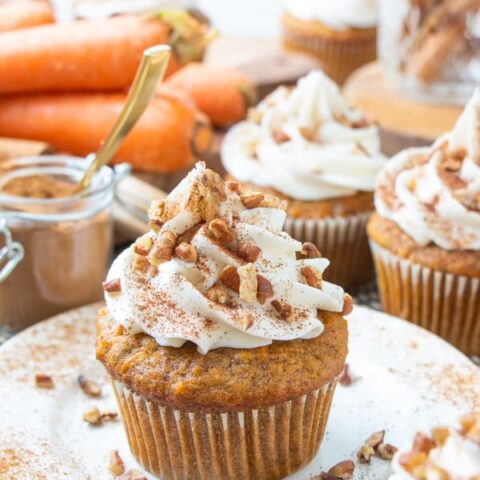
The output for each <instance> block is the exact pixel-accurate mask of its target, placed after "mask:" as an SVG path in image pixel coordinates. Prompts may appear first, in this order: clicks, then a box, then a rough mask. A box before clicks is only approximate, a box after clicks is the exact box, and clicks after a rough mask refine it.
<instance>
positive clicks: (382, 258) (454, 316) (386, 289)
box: [370, 242, 480, 355]
mask: <svg viewBox="0 0 480 480" xmlns="http://www.w3.org/2000/svg"><path fill="white" fill-rule="evenodd" d="M370 245H371V247H372V252H373V257H374V260H375V268H376V270H377V280H378V288H379V291H380V300H381V303H382V308H383V310H384V311H385V312H386V313H390V314H391V315H395V316H397V317H400V318H403V319H405V320H409V321H410V322H412V323H415V324H416V325H419V326H421V327H423V328H425V329H427V330H429V331H431V332H433V333H435V334H437V335H438V336H440V337H442V338H443V339H444V340H446V341H447V342H450V343H451V344H453V345H454V346H455V347H457V348H458V349H459V350H461V351H462V352H464V353H465V354H466V355H479V354H480V278H474V277H468V276H462V275H454V274H451V273H446V272H442V271H439V270H433V269H431V268H428V267H424V266H422V265H418V264H414V263H411V262H409V261H408V260H405V259H403V258H399V257H397V256H395V255H393V254H392V253H391V252H389V251H387V250H385V249H384V248H381V247H380V246H379V245H377V244H376V243H374V242H371V243H370Z"/></svg>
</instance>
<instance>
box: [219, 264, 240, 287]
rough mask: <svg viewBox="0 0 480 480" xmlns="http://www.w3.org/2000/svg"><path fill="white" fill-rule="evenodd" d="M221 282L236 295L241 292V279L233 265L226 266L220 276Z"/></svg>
mask: <svg viewBox="0 0 480 480" xmlns="http://www.w3.org/2000/svg"><path fill="white" fill-rule="evenodd" d="M220 281H221V282H222V283H223V284H224V285H225V286H226V287H227V288H229V289H230V290H233V291H234V292H236V293H239V291H240V277H239V275H238V272H237V269H236V268H235V267H234V266H233V265H228V266H226V267H225V268H224V269H223V271H222V273H221V274H220Z"/></svg>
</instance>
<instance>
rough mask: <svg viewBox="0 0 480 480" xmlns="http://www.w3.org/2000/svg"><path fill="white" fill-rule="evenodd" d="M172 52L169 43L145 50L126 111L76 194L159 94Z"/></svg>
mask: <svg viewBox="0 0 480 480" xmlns="http://www.w3.org/2000/svg"><path fill="white" fill-rule="evenodd" d="M170 51H171V49H170V47H169V46H168V45H157V46H155V47H151V48H148V49H147V50H145V51H144V52H143V58H142V62H141V63H140V66H139V67H138V70H137V74H136V75H135V79H134V80H133V83H132V86H131V87H130V92H129V93H128V96H127V100H126V101H125V105H124V107H123V110H122V112H121V113H120V116H119V117H118V119H117V121H116V122H115V125H114V126H113V128H112V130H110V133H109V134H108V135H107V138H106V139H105V141H104V142H103V143H102V145H101V146H100V149H99V150H98V152H97V153H96V154H95V156H94V158H93V160H92V162H91V163H90V165H89V166H88V168H87V169H86V170H85V173H84V175H83V178H82V179H81V180H80V182H79V183H78V186H77V188H76V193H80V192H82V191H83V190H85V189H86V188H87V187H88V186H89V185H90V181H91V180H92V177H93V175H94V174H95V172H97V171H98V170H99V169H100V168H101V167H102V166H103V165H105V164H106V163H108V162H109V161H110V160H111V158H112V157H113V155H114V154H115V152H116V151H117V149H118V147H119V146H120V144H121V143H122V141H123V139H124V138H125V137H126V136H127V135H128V133H129V132H130V130H131V129H132V127H133V126H134V125H135V123H136V122H137V120H138V119H139V117H140V116H141V115H142V113H143V112H144V110H145V108H146V107H147V105H148V102H149V101H150V100H151V98H152V97H153V95H154V93H155V89H156V86H157V83H158V82H159V81H160V80H162V79H163V76H164V75H165V71H166V69H167V65H168V60H169V59H170ZM87 158H88V157H87Z"/></svg>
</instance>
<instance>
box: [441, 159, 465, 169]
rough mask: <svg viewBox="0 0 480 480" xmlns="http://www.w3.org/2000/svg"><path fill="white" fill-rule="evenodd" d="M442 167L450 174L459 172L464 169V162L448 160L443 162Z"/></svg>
mask: <svg viewBox="0 0 480 480" xmlns="http://www.w3.org/2000/svg"><path fill="white" fill-rule="evenodd" d="M441 165H442V167H443V168H444V169H445V170H447V171H449V172H458V171H459V170H460V168H462V160H459V159H457V158H447V159H445V160H444V161H443V162H442V164H441Z"/></svg>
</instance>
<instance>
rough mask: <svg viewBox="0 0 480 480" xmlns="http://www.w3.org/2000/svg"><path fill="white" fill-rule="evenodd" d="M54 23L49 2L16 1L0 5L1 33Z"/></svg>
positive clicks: (35, 0) (37, 0)
mask: <svg viewBox="0 0 480 480" xmlns="http://www.w3.org/2000/svg"><path fill="white" fill-rule="evenodd" d="M53 21H54V19H53V14H52V10H51V8H50V6H49V5H48V3H47V2H44V1H41V0H15V1H10V2H5V3H0V33H1V32H7V31H9V30H18V29H20V28H28V27H35V26H37V25H44V24H46V23H53Z"/></svg>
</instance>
